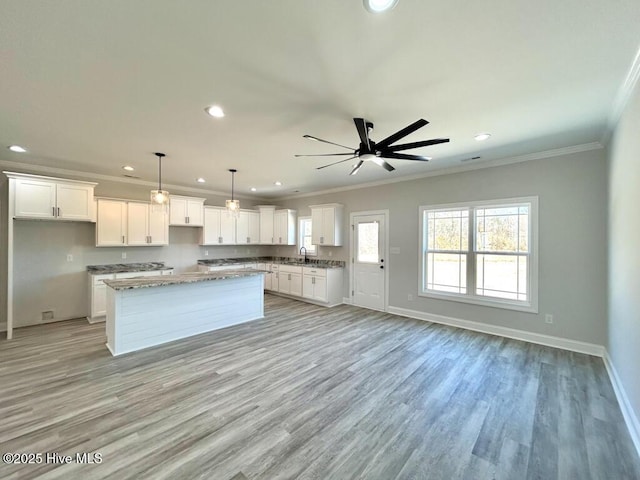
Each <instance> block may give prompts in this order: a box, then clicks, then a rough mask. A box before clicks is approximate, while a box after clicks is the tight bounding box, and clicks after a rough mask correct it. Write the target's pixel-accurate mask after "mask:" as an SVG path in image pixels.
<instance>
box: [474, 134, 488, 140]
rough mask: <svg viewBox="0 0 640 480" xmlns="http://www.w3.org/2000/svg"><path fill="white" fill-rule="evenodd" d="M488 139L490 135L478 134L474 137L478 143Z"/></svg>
mask: <svg viewBox="0 0 640 480" xmlns="http://www.w3.org/2000/svg"><path fill="white" fill-rule="evenodd" d="M489 137H491V134H490V133H479V134H478V135H476V136H475V137H473V138H475V139H476V140H477V141H478V142H483V141H485V140H487V139H488V138H489Z"/></svg>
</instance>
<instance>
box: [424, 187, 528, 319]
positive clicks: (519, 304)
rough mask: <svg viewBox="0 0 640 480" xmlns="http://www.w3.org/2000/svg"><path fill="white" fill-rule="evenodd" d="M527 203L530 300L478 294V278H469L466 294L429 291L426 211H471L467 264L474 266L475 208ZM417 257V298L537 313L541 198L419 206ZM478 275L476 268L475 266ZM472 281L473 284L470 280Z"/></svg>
mask: <svg viewBox="0 0 640 480" xmlns="http://www.w3.org/2000/svg"><path fill="white" fill-rule="evenodd" d="M522 203H528V204H530V205H531V208H530V212H529V226H530V228H529V246H530V247H529V256H528V258H529V278H528V281H529V301H528V302H523V301H518V300H510V299H504V298H492V297H486V296H481V295H476V293H475V287H476V285H475V282H476V280H475V277H474V278H471V279H470V277H469V275H467V279H468V282H467V293H465V294H462V293H452V292H435V291H432V290H427V288H426V280H427V271H426V263H425V255H426V243H425V242H426V238H425V235H424V231H425V225H424V212H425V211H434V210H454V209H464V208H467V209H469V223H470V224H471V225H473V228H472V229H471V230H470V231H469V250H468V252H467V262H468V263H469V264H471V263H473V264H474V265H475V262H476V258H477V254H478V253H477V252H476V251H475V240H476V238H475V237H476V235H475V234H476V232H475V214H474V209H476V208H479V207H487V206H491V207H496V208H499V207H506V206H512V205H514V204H522ZM418 219H419V230H418V250H419V251H418V255H419V259H420V267H419V268H418V296H419V297H426V298H434V299H439V300H447V301H454V302H460V303H468V304H473V305H481V306H486V307H494V308H502V309H508V310H517V311H520V312H528V313H538V197H537V196H530V197H514V198H501V199H495V200H481V201H470V202H458V203H446V204H435V205H420V206H419V207H418ZM474 273H475V267H474ZM469 279H470V281H469Z"/></svg>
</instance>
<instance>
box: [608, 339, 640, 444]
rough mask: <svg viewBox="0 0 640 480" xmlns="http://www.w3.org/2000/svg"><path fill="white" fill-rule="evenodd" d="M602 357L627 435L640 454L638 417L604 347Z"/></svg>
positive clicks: (639, 422) (639, 423)
mask: <svg viewBox="0 0 640 480" xmlns="http://www.w3.org/2000/svg"><path fill="white" fill-rule="evenodd" d="M603 359H604V366H605V367H606V368H607V372H608V373H609V378H610V379H611V385H613V391H614V392H615V394H616V398H617V399H618V405H620V410H622V416H623V417H624V421H625V423H626V424H627V429H628V430H629V435H631V440H632V441H633V444H634V445H635V447H636V450H637V451H638V455H640V421H638V417H637V416H636V413H635V412H634V411H633V408H632V407H631V402H630V401H629V397H627V393H626V391H625V389H624V386H623V385H622V382H621V381H620V377H619V376H618V372H617V371H616V369H615V367H614V366H613V362H612V361H611V357H610V356H609V352H607V350H606V349H605V351H604V357H603Z"/></svg>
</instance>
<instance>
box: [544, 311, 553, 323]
mask: <svg viewBox="0 0 640 480" xmlns="http://www.w3.org/2000/svg"><path fill="white" fill-rule="evenodd" d="M544 321H545V323H553V315H551V314H550V313H547V314H546V315H545V316H544Z"/></svg>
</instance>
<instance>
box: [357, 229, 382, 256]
mask: <svg viewBox="0 0 640 480" xmlns="http://www.w3.org/2000/svg"><path fill="white" fill-rule="evenodd" d="M378 231H379V228H378V222H367V223H358V248H357V250H358V256H357V259H358V262H365V263H378V259H379V258H380V257H379V255H378Z"/></svg>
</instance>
